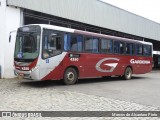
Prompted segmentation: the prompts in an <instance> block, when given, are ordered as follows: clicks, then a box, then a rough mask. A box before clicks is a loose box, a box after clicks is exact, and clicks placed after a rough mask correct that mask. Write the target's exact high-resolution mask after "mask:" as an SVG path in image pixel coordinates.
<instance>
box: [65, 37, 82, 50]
mask: <svg viewBox="0 0 160 120" xmlns="http://www.w3.org/2000/svg"><path fill="white" fill-rule="evenodd" d="M82 41H83V36H81V35H71V34H64V50H65V51H82Z"/></svg>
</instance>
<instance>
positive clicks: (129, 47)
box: [126, 43, 134, 55]
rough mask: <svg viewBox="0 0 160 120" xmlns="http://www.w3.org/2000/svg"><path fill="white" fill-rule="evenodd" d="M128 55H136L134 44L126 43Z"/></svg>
mask: <svg viewBox="0 0 160 120" xmlns="http://www.w3.org/2000/svg"><path fill="white" fill-rule="evenodd" d="M126 54H127V55H133V54H134V44H133V43H126Z"/></svg>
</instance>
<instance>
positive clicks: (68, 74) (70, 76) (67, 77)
mask: <svg viewBox="0 0 160 120" xmlns="http://www.w3.org/2000/svg"><path fill="white" fill-rule="evenodd" d="M77 79H78V74H77V71H76V70H75V69H74V68H67V69H66V71H65V73H64V77H63V83H64V84H66V85H73V84H75V83H76V81H77Z"/></svg>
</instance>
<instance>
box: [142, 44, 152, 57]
mask: <svg viewBox="0 0 160 120" xmlns="http://www.w3.org/2000/svg"><path fill="white" fill-rule="evenodd" d="M151 51H152V50H151V46H150V45H143V55H144V56H151V55H152V54H151Z"/></svg>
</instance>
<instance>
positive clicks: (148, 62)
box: [130, 59, 151, 64]
mask: <svg viewBox="0 0 160 120" xmlns="http://www.w3.org/2000/svg"><path fill="white" fill-rule="evenodd" d="M130 63H131V64H150V63H151V62H150V61H149V60H135V59H131V60H130Z"/></svg>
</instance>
